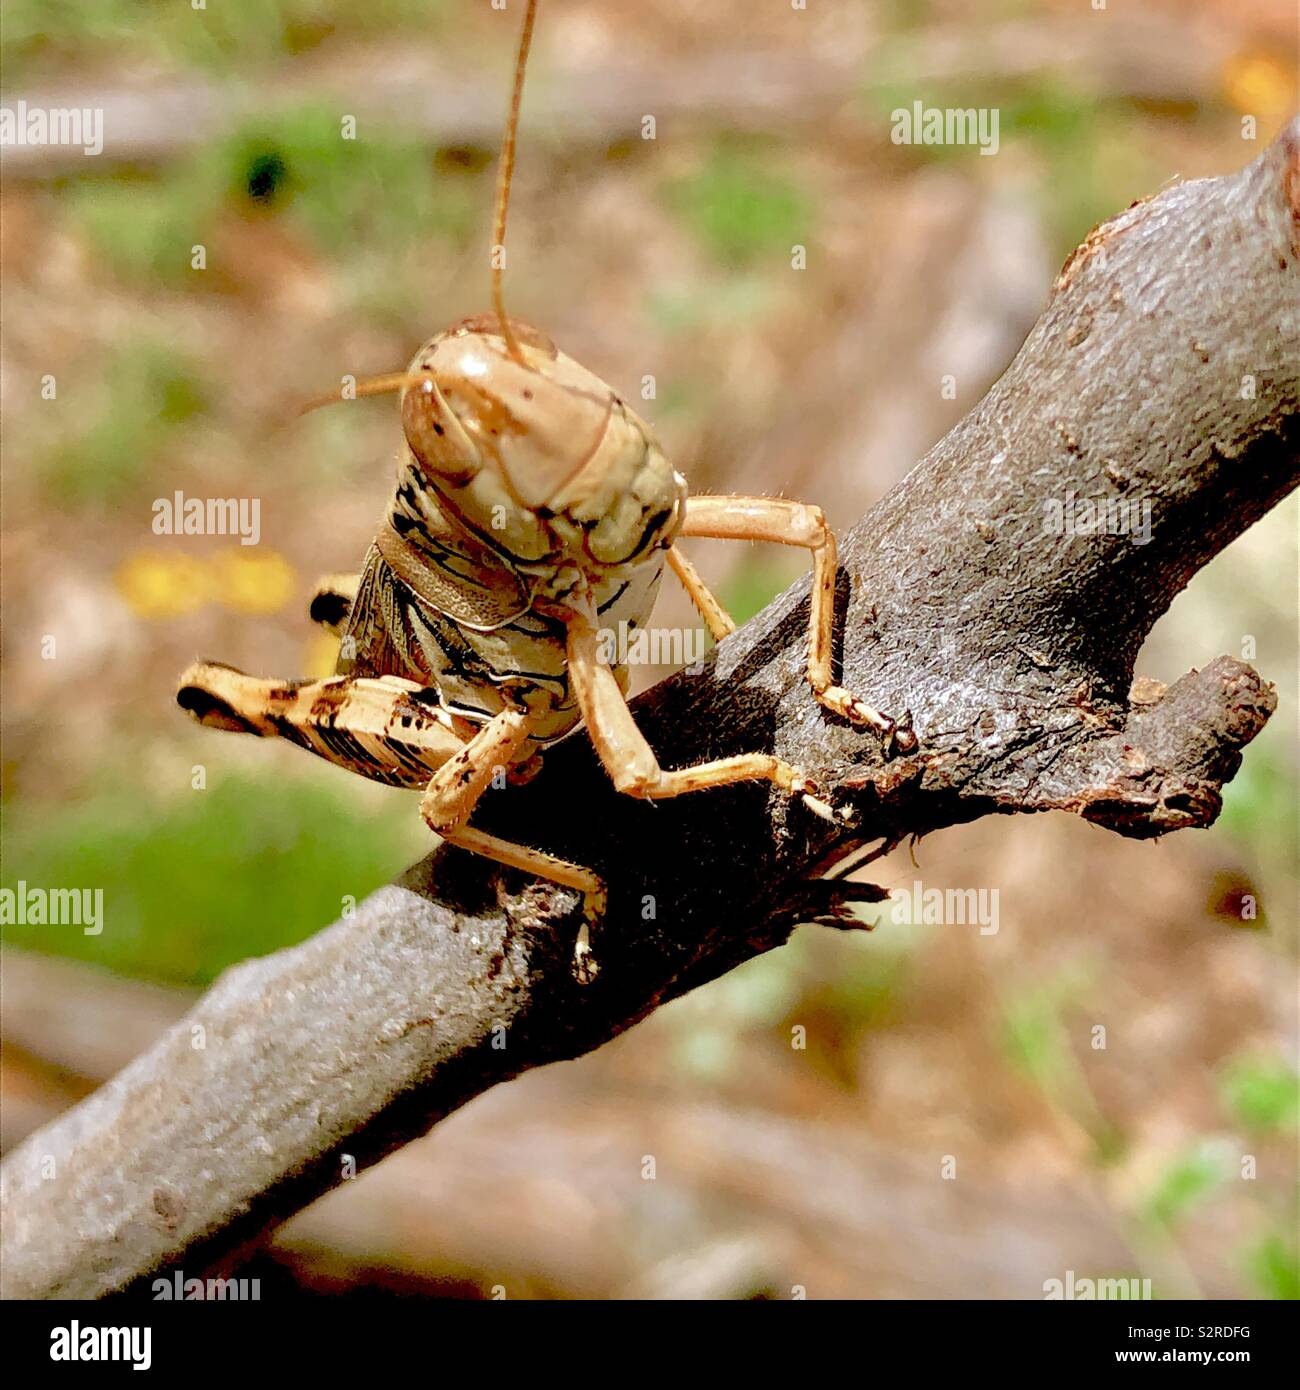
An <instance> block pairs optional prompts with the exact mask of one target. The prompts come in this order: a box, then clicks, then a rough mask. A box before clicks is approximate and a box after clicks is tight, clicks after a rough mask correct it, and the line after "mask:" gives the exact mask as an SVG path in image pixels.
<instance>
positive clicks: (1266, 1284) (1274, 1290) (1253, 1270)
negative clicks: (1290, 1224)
mask: <svg viewBox="0 0 1300 1390" xmlns="http://www.w3.org/2000/svg"><path fill="white" fill-rule="evenodd" d="M1244 1263H1245V1266H1246V1273H1247V1276H1248V1277H1249V1278H1250V1279H1251V1281H1252V1282H1253V1283H1254V1284H1255V1286H1256V1287H1257V1288H1258V1289H1259V1291H1260V1293H1262V1294H1263V1295H1264V1297H1265V1298H1274V1299H1285V1300H1286V1301H1288V1302H1294V1301H1295V1300H1297V1299H1300V1245H1297V1243H1296V1238H1295V1233H1294V1231H1291V1232H1288V1233H1286V1234H1283V1233H1281V1232H1276V1231H1275V1232H1272V1233H1270V1234H1269V1235H1266V1236H1265V1237H1264V1238H1263V1239H1262V1240H1259V1241H1257V1242H1256V1243H1255V1244H1254V1245H1252V1246H1251V1247H1250V1248H1249V1249H1248V1250H1247V1251H1246V1254H1245V1261H1244Z"/></svg>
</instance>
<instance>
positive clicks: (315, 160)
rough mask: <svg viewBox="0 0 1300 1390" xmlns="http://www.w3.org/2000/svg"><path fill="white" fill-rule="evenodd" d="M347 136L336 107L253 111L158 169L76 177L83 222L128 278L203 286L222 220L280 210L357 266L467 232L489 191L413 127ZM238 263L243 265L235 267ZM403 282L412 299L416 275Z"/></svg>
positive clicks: (74, 197) (318, 247) (309, 241)
mask: <svg viewBox="0 0 1300 1390" xmlns="http://www.w3.org/2000/svg"><path fill="white" fill-rule="evenodd" d="M356 134H357V138H356V139H345V138H344V134H343V130H342V126H341V123H340V118H339V115H338V113H337V112H336V111H332V110H327V109H324V108H318V107H303V108H299V109H297V110H290V111H284V112H280V113H278V114H277V115H275V116H270V117H264V118H259V119H257V120H255V121H250V122H248V123H246V124H245V125H243V126H241V127H240V128H239V129H237V130H235V131H233V132H231V133H230V134H229V135H227V136H226V137H224V138H223V139H220V140H217V141H215V142H213V143H212V144H211V145H205V146H204V147H203V148H202V149H201V150H200V151H199V152H198V153H197V154H195V155H194V156H192V157H191V158H189V159H188V160H186V161H184V162H182V163H181V164H179V165H177V166H176V167H175V168H173V169H170V170H168V171H167V172H166V173H165V174H163V175H162V176H161V177H159V178H158V179H156V180H139V179H137V180H131V181H124V180H120V179H113V178H91V177H86V178H79V179H77V180H75V181H72V182H70V183H69V184H68V185H67V187H66V189H65V201H66V205H67V208H68V211H69V216H70V219H71V225H72V228H73V230H74V232H79V233H80V234H81V235H82V236H83V237H84V238H85V239H86V240H88V241H89V243H90V245H91V247H92V249H93V252H94V253H95V254H96V255H97V256H98V257H100V258H101V259H102V260H103V261H104V262H105V264H106V265H107V266H108V267H109V269H110V270H111V271H113V272H114V273H115V274H116V275H117V276H118V277H119V278H121V279H122V280H124V281H127V282H130V283H133V284H136V285H139V286H141V287H143V288H147V289H153V288H156V287H157V284H158V282H159V281H161V282H162V283H164V284H168V285H171V286H174V287H178V288H179V287H185V288H191V289H197V288H201V287H204V281H203V276H202V273H201V272H196V271H194V270H192V269H191V266H190V248H191V246H193V245H195V244H203V245H205V246H207V247H208V248H209V269H212V268H215V267H214V265H213V258H214V257H215V256H216V255H218V254H219V247H215V248H214V247H213V245H212V241H213V238H214V235H216V228H217V225H218V220H219V218H220V216H221V214H222V213H223V211H225V212H230V213H233V214H235V215H238V216H241V217H244V218H254V217H274V218H280V219H283V221H284V222H285V224H286V225H287V226H288V227H289V228H290V229H291V230H293V231H295V232H296V233H297V234H298V235H299V237H300V238H301V239H302V240H303V241H304V242H305V244H306V245H307V246H309V247H310V248H312V249H314V250H315V251H317V252H319V253H320V254H322V255H325V256H328V257H333V258H336V259H340V260H343V259H346V260H348V261H349V263H350V272H349V273H350V275H362V276H363V275H364V273H365V271H364V264H365V263H368V262H384V261H386V260H387V259H389V258H391V257H392V256H394V255H395V254H400V253H401V252H402V251H404V250H407V249H409V248H410V247H411V246H412V245H414V244H415V243H416V242H417V241H419V240H422V239H425V238H428V237H429V236H430V235H440V236H443V237H445V238H446V239H448V240H449V241H451V242H453V243H455V244H458V245H459V244H463V243H464V242H465V241H466V240H467V239H468V237H469V236H470V234H471V233H472V231H473V229H474V226H475V225H476V221H477V217H478V211H479V203H480V199H479V198H478V196H477V192H476V191H474V190H472V189H471V188H470V187H467V186H466V184H465V183H464V181H463V180H460V179H458V178H456V177H454V176H450V175H448V176H444V177H442V178H439V179H437V180H435V178H434V176H433V169H432V160H431V157H430V156H429V155H428V153H427V152H426V151H425V150H423V149H422V148H421V147H420V145H419V144H418V143H417V142H416V141H415V140H413V139H407V138H402V137H395V136H392V135H390V134H387V133H385V132H383V131H381V130H375V129H371V128H367V127H366V126H364V125H362V126H359V127H358V129H357V133H356ZM236 273H237V268H236ZM401 292H402V294H403V295H404V296H405V298H406V299H407V300H409V297H410V291H409V287H407V286H402V287H401Z"/></svg>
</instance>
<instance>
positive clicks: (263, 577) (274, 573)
mask: <svg viewBox="0 0 1300 1390" xmlns="http://www.w3.org/2000/svg"><path fill="white" fill-rule="evenodd" d="M212 574H213V579H214V581H215V585H216V597H217V598H218V599H219V600H220V602H222V603H224V604H225V605H226V607H227V608H234V609H237V610H238V611H239V612H241V613H276V612H279V610H280V609H281V608H283V607H284V606H285V604H286V603H288V602H289V600H290V598H292V597H293V592H294V588H295V586H296V584H297V575H296V574H295V572H294V568H293V566H292V565H291V564H290V563H289V562H288V560H286V559H285V558H284V556H283V555H281V554H279V553H278V552H277V551H274V550H260V549H259V550H257V551H256V552H254V551H253V550H251V549H248V548H245V547H242V546H241V547H238V548H232V549H230V550H223V551H222V552H221V553H220V554H219V555H215V556H214V557H213V559H212Z"/></svg>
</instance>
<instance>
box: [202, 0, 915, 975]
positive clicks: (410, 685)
mask: <svg viewBox="0 0 1300 1390" xmlns="http://www.w3.org/2000/svg"><path fill="white" fill-rule="evenodd" d="M536 12H537V0H528V5H527V9H526V12H525V16H524V21H523V29H522V33H521V37H520V42H519V50H518V56H517V59H516V63H515V74H514V88H513V94H512V97H511V102H510V107H509V112H508V116H507V119H506V126H505V134H504V138H503V141H502V148H501V155H500V160H499V165H498V178H497V189H496V200H495V209H494V217H493V250H494V255H493V258H492V276H491V290H492V298H493V306H494V312H493V313H492V314H489V315H484V316H482V317H478V318H471V319H468V320H465V321H464V322H462V323H458V324H456V325H454V326H453V327H451V328H449V329H447V330H446V331H445V332H442V333H439V334H438V335H437V336H436V337H433V338H430V339H429V341H428V342H426V343H425V344H424V346H423V347H421V348H420V350H419V352H417V353H416V355H415V358H414V360H413V361H412V362H411V364H410V366H409V367H408V368H407V370H406V371H404V372H398V373H393V374H390V375H387V376H380V377H375V378H372V379H370V380H367V381H363V382H361V383H358V385H357V388H356V394H357V395H358V396H361V395H376V394H381V393H385V392H400V393H401V395H400V399H401V415H402V428H403V433H404V435H405V447H404V448H403V449H402V450H401V453H400V455H399V458H398V463H397V485H396V489H395V491H394V493H393V496H392V500H391V502H390V503H389V506H388V511H387V514H386V515H385V517H384V520H383V522H382V523H381V524H380V527H379V531H378V534H377V536H376V537H375V539H374V541H373V542H372V544H371V546H370V550H369V553H368V554H367V555H366V558H365V563H364V565H363V566H362V570H361V573H360V575H359V576H357V577H349V576H333V577H331V578H329V579H327V580H325V581H323V582H322V583H321V585H320V586H319V587H318V589H317V592H316V594H315V596H314V597H313V599H312V603H311V616H312V618H313V619H314V620H316V621H317V622H319V623H321V624H322V625H323V626H325V627H326V628H327V629H328V630H330V631H331V632H333V633H335V635H337V636H338V637H339V638H340V639H341V641H340V648H339V660H338V665H337V673H336V674H335V675H334V676H333V677H330V678H328V679H324V680H288V681H285V680H267V679H258V678H255V677H252V676H248V675H245V674H243V673H242V672H240V671H237V670H235V669H234V668H232V667H229V666H224V665H219V664H217V663H215V662H199V663H196V664H195V665H193V666H191V667H190V668H189V669H188V670H187V671H186V672H185V673H184V674H183V675H182V677H181V681H180V688H179V691H178V693H177V697H176V698H177V702H178V703H179V704H180V706H181V708H182V709H184V710H186V711H187V712H188V713H189V714H190V715H191V716H192V717H193V718H194V719H196V720H197V721H198V722H199V723H200V724H204V725H206V726H208V727H210V728H217V729H230V730H236V731H239V732H243V733H251V734H256V735H259V736H261V737H280V738H287V739H289V740H291V741H292V742H294V743H296V744H298V745H299V746H300V747H302V748H305V749H307V750H308V751H309V752H312V753H315V754H317V755H318V756H319V757H322V758H325V759H327V760H328V761H329V762H332V763H334V764H336V765H338V766H340V767H345V768H347V769H349V770H350V771H352V772H355V773H358V774H359V775H360V776H362V777H368V778H371V779H373V780H374V781H378V782H384V783H387V784H389V785H391V786H396V787H405V788H410V789H417V790H420V791H421V792H422V793H423V796H422V798H421V802H420V811H421V814H422V816H423V817H424V820H425V822H426V823H427V824H428V826H429V828H430V829H431V830H433V831H435V832H436V833H437V834H438V835H440V836H441V837H442V838H443V839H444V840H447V841H449V842H450V843H451V844H453V845H458V846H460V847H461V848H463V849H467V850H471V851H473V852H475V853H478V854H481V855H485V856H486V857H488V858H489V859H493V860H496V861H497V862H499V863H501V864H504V865H507V866H510V867H512V868H516V869H521V870H524V871H526V872H530V873H533V874H536V875H538V876H540V877H542V878H545V879H549V880H551V881H553V882H555V883H559V884H562V885H565V886H567V887H569V888H572V889H576V890H577V892H578V893H579V894H580V895H581V898H582V907H583V917H582V925H581V927H580V928H579V930H578V933H577V938H576V941H575V946H574V962H573V963H574V973H575V975H576V976H577V978H578V979H579V980H580V981H582V982H583V983H587V982H589V981H590V980H591V979H593V978H594V977H595V974H596V971H597V964H596V960H595V957H594V955H593V953H592V948H591V928H592V926H593V925H594V924H597V923H599V921H600V919H601V916H602V914H603V912H604V910H605V905H606V888H605V884H604V882H603V881H602V880H601V879H600V878H599V877H598V876H597V875H596V874H595V873H594V872H593V871H592V870H591V869H588V868H586V867H584V866H582V865H580V864H576V863H573V862H570V861H568V860H565V859H560V858H557V857H555V856H553V855H550V854H546V853H544V852H543V851H541V850H538V849H534V848H531V847H529V846H527V845H524V844H518V843H514V842H512V841H509V840H506V839H503V838H500V837H498V836H496V835H492V834H488V833H486V832H484V831H482V830H480V829H477V828H476V827H474V826H473V825H471V824H470V820H471V817H472V815H473V811H474V808H475V805H476V803H477V802H478V801H479V799H480V798H481V797H482V795H483V793H484V792H485V791H486V790H487V788H488V787H489V786H491V785H493V783H494V780H496V779H497V778H498V777H499V775H500V774H501V772H502V771H503V770H505V771H506V773H507V776H508V778H509V780H511V781H516V782H517V781H520V780H524V779H526V778H527V777H529V776H531V775H532V774H533V773H534V772H535V771H536V770H537V768H538V766H539V765H540V759H541V754H542V752H543V750H544V749H546V748H547V747H548V746H550V745H551V744H553V743H555V742H557V741H558V740H559V739H562V738H565V737H567V736H568V735H570V734H572V733H573V732H574V731H575V730H576V729H578V728H579V727H581V726H585V728H586V730H587V733H588V735H589V736H590V738H591V741H592V743H593V745H594V747H595V750H596V753H597V755H598V756H599V759H600V761H601V763H602V764H603V766H604V767H605V769H606V771H607V772H608V773H609V776H610V778H611V779H612V780H613V783H614V785H615V787H616V788H617V789H618V790H619V791H620V792H625V793H627V794H629V795H631V796H636V797H645V798H661V797H673V796H680V795H682V794H684V793H686V792H693V791H699V790H703V789H704V788H708V787H719V786H726V785H728V784H731V783H735V782H747V781H763V782H768V783H770V784H772V785H774V786H776V787H778V788H779V789H780V790H781V791H783V792H785V793H787V794H789V795H792V796H799V797H801V798H802V800H803V803H804V804H805V806H807V808H808V809H809V810H810V811H811V812H813V813H814V814H817V815H819V816H822V817H826V818H829V819H833V818H834V813H833V811H832V809H831V807H830V806H829V805H828V804H827V803H826V802H825V801H824V800H823V799H822V798H821V797H820V796H819V795H818V794H817V788H816V787H814V786H813V785H812V784H811V783H810V781H809V779H808V778H807V776H805V774H804V773H803V771H802V770H801V769H799V768H797V767H794V766H792V765H791V764H790V763H788V762H785V761H784V760H782V759H781V758H778V757H775V756H774V755H772V754H770V753H758V752H756V753H745V754H740V755H738V756H733V757H726V758H719V759H717V760H715V761H711V762H704V763H700V764H698V765H696V766H693V767H684V768H676V769H672V770H668V769H664V768H661V767H660V765H659V762H658V760H657V759H656V757H655V754H654V750H653V749H652V748H651V747H650V745H649V743H648V742H647V741H646V739H645V737H644V735H643V734H642V733H641V731H640V729H639V728H638V727H637V724H636V721H635V720H634V718H633V716H632V713H631V710H630V709H629V708H628V703H627V688H628V672H627V668H626V666H625V665H623V664H620V662H619V660H618V659H617V657H616V658H615V659H614V660H613V661H612V662H609V663H608V664H607V660H606V658H607V657H608V653H607V652H602V650H601V644H600V642H599V632H600V629H599V626H598V624H601V623H605V624H607V625H608V626H609V627H615V628H616V626H617V624H618V623H619V622H620V621H626V622H628V623H629V625H636V626H644V624H645V622H646V620H647V618H648V617H649V615H650V612H651V609H652V607H653V604H654V601H655V596H656V593H657V590H658V588H659V584H660V580H661V579H662V576H663V572H664V568H665V566H667V567H668V568H670V569H671V570H672V571H673V573H674V574H675V575H676V576H677V578H678V580H679V581H680V582H681V583H682V585H683V586H684V587H685V589H686V591H687V593H688V594H689V596H690V598H691V600H692V602H693V603H694V605H695V607H696V608H697V610H698V611H699V613H700V615H701V617H702V618H703V620H704V622H705V624H706V625H707V627H708V628H709V630H710V631H711V633H712V635H713V638H714V640H715V641H718V642H721V641H722V640H723V639H724V638H726V637H727V635H728V634H729V633H731V632H732V631H733V630H734V628H735V624H734V623H733V621H732V619H731V618H730V616H729V615H728V614H727V612H726V611H725V610H724V608H723V607H722V605H721V604H720V603H719V601H718V600H717V598H716V597H715V596H714V595H713V594H712V593H711V592H710V590H709V589H708V588H707V587H706V585H705V584H704V582H703V581H702V580H701V579H700V576H699V575H698V573H697V572H696V570H695V568H694V566H693V565H692V564H691V562H690V560H689V559H688V558H687V557H686V555H685V554H684V553H683V552H682V550H681V549H680V547H679V545H678V541H679V540H680V539H681V538H683V537H688V536H707V537H714V538H719V539H723V540H738V541H740V540H743V541H770V542H774V543H776V544H778V545H791V546H798V547H801V548H803V549H805V550H807V551H808V552H809V554H810V556H811V562H812V571H813V583H812V598H811V604H810V616H809V645H808V659H807V668H806V673H807V679H808V683H809V685H810V686H811V689H812V694H813V696H814V697H815V698H816V700H817V701H818V702H819V703H820V704H821V705H822V706H823V707H824V708H825V709H827V710H828V711H830V712H831V713H833V714H835V715H837V716H840V717H841V718H844V719H847V720H850V721H851V722H852V723H854V724H857V725H862V726H866V727H868V728H871V729H873V730H874V731H876V733H877V734H879V735H880V736H881V737H882V738H883V739H884V741H885V747H886V752H887V753H888V752H890V751H891V750H893V749H897V750H898V751H901V752H908V751H910V750H911V749H913V748H915V746H916V737H915V734H914V733H913V732H912V729H911V718H910V715H908V714H905V715H903V716H902V718H901V719H900V720H894V719H891V718H889V717H888V716H886V715H883V714H881V713H879V712H878V711H877V710H875V709H873V708H872V707H871V706H870V705H868V704H866V703H865V702H864V701H863V700H861V699H859V698H858V697H857V696H856V695H853V694H851V693H850V692H849V691H848V690H846V689H845V688H844V687H843V686H840V685H837V684H836V683H835V682H834V680H833V678H832V670H831V649H832V622H833V617H834V612H833V606H834V595H835V577H836V570H837V561H836V550H835V539H834V536H833V535H832V534H831V532H830V530H829V529H828V528H827V525H826V521H825V518H824V517H823V515H822V512H821V510H820V509H819V508H817V507H815V506H808V505H805V504H804V503H801V502H794V501H788V500H786V499H783V498H772V497H714V496H690V495H689V493H688V489H687V484H686V480H685V479H684V478H683V477H682V475H681V474H680V473H679V472H677V471H676V470H675V469H674V467H673V466H672V464H671V463H670V462H669V460H668V459H667V458H666V457H665V455H664V453H663V451H662V450H661V448H660V447H659V444H658V442H657V440H656V439H655V436H654V433H653V432H652V430H651V429H650V427H649V426H648V425H647V424H646V422H645V421H644V420H642V419H641V418H640V417H639V416H638V415H637V414H636V413H635V412H634V411H633V410H632V409H631V408H630V407H629V406H628V405H627V404H626V402H624V401H623V400H622V399H621V398H620V397H619V396H618V395H617V394H616V393H615V391H614V390H613V389H612V388H611V387H610V386H608V385H607V384H606V383H605V382H604V381H602V380H601V379H600V378H599V377H598V376H596V375H594V374H593V373H592V372H590V371H588V370H587V369H586V368H585V367H583V366H581V365H580V364H579V363H577V362H576V361H574V360H573V359H572V358H570V357H568V356H566V355H565V354H564V353H563V352H561V351H559V350H558V349H557V348H556V347H555V345H554V344H553V343H552V342H551V341H550V339H548V338H547V337H546V336H545V335H544V334H542V333H540V332H538V331H537V330H536V329H533V328H530V327H528V326H527V325H526V324H524V323H522V322H519V321H517V320H513V319H511V318H509V317H508V316H507V314H506V312H505V305H504V297H503V288H502V268H503V261H504V256H503V254H502V252H503V247H504V243H505V228H506V216H507V212H508V208H509V198H510V186H511V179H512V175H513V170H514V161H515V139H516V134H517V130H518V122H519V108H520V104H521V100H522V95H523V85H524V74H525V71H526V68H527V62H528V51H529V47H530V44H531V40H532V33H533V27H534V23H535V20H536ZM329 399H335V398H334V397H331V398H329ZM324 403H326V401H325V400H324V399H322V400H319V401H316V402H311V403H309V406H308V407H307V408H311V407H314V406H315V405H318V404H324Z"/></svg>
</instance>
